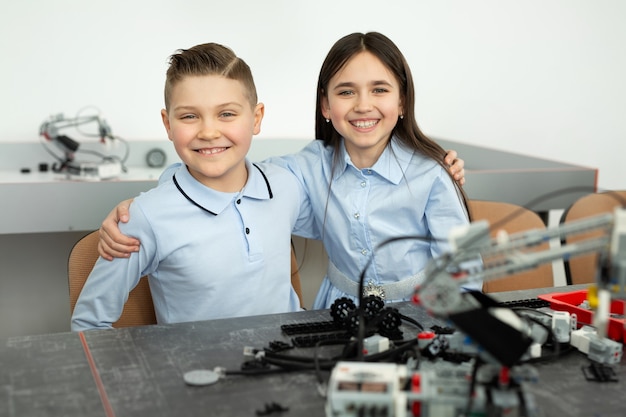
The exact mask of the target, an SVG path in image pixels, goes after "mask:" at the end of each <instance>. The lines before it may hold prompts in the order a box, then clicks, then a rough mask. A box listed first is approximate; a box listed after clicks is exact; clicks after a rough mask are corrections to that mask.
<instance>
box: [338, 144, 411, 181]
mask: <svg viewBox="0 0 626 417" xmlns="http://www.w3.org/2000/svg"><path fill="white" fill-rule="evenodd" d="M339 149H340V152H341V154H340V156H341V158H340V160H342V161H344V166H343V167H342V168H343V169H338V170H337V173H336V174H335V179H338V178H339V177H341V176H342V175H343V174H344V172H346V170H347V169H348V168H350V167H351V168H352V169H356V170H357V171H372V172H375V173H376V174H378V175H379V176H381V177H382V178H384V179H386V180H387V181H389V182H391V183H393V184H399V183H400V181H402V177H403V176H404V173H405V172H406V170H407V167H408V166H409V163H410V162H411V158H412V157H413V153H414V151H413V150H411V149H409V148H407V147H405V146H404V145H402V144H401V143H400V142H399V140H398V139H397V138H396V137H395V136H393V137H392V138H391V140H390V145H389V146H385V149H384V150H383V153H382V154H381V155H380V157H379V158H378V160H377V161H376V163H375V164H374V166H372V167H370V168H363V169H359V168H357V167H355V166H354V164H353V163H352V161H351V160H350V155H349V154H348V152H347V151H346V147H345V142H344V140H343V139H342V140H341V146H340V148H339Z"/></svg>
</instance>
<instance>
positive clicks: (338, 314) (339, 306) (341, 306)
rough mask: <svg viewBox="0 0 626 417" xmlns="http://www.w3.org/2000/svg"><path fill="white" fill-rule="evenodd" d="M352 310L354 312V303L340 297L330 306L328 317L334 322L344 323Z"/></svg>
mask: <svg viewBox="0 0 626 417" xmlns="http://www.w3.org/2000/svg"><path fill="white" fill-rule="evenodd" d="M354 310H356V305H355V304H354V301H352V300H351V299H350V298H347V297H341V298H338V299H336V300H335V302H333V305H332V306H330V316H331V317H332V318H333V320H334V321H335V322H338V323H345V322H346V319H347V318H348V315H349V314H350V312H353V311H354Z"/></svg>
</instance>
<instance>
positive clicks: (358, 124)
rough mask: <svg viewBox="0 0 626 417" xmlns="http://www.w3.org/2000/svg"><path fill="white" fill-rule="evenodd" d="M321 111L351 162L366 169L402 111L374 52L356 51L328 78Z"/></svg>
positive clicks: (395, 88)
mask: <svg viewBox="0 0 626 417" xmlns="http://www.w3.org/2000/svg"><path fill="white" fill-rule="evenodd" d="M322 114H323V115H324V117H326V118H327V119H330V120H331V121H332V123H333V127H334V128H335V129H336V130H337V132H339V134H340V135H341V136H343V138H344V139H345V146H346V150H347V152H348V153H349V154H350V158H351V160H352V163H353V164H354V165H355V166H357V167H358V168H369V167H371V166H373V165H374V164H375V163H376V161H377V160H378V157H379V156H380V155H381V154H382V152H383V150H384V148H385V146H386V145H387V143H388V142H389V139H390V138H391V132H392V130H393V128H394V127H395V126H396V123H397V122H398V118H399V117H400V115H401V114H402V100H401V98H400V86H399V83H398V81H397V80H396V77H395V76H394V74H393V73H392V72H391V71H389V69H387V67H385V65H383V63H382V62H381V61H380V60H379V59H378V58H377V57H376V56H375V55H373V54H372V53H370V52H367V51H365V52H360V53H358V54H357V55H355V56H353V57H352V58H350V60H348V62H346V64H345V65H344V66H343V68H341V69H340V70H339V71H338V72H337V74H335V75H334V76H333V77H332V78H331V79H330V82H329V83H328V89H327V92H326V96H325V97H324V98H323V99H322Z"/></svg>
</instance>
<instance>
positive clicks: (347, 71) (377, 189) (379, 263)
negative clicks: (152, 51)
mask: <svg viewBox="0 0 626 417" xmlns="http://www.w3.org/2000/svg"><path fill="white" fill-rule="evenodd" d="M414 110H415V93H414V85H413V79H412V75H411V72H410V69H409V66H408V64H407V62H406V60H405V58H404V56H403V55H402V53H401V52H400V50H399V49H398V48H397V46H396V45H395V44H394V43H393V42H392V41H391V40H390V39H388V38H387V37H385V36H384V35H382V34H380V33H376V32H370V33H366V34H363V33H353V34H350V35H348V36H345V37H343V38H341V39H340V40H339V41H337V42H336V43H335V44H334V45H333V47H332V48H331V50H330V51H329V53H328V55H327V57H326V59H325V60H324V63H323V65H322V68H321V70H320V74H319V79H318V86H317V106H316V122H315V132H316V137H317V138H318V140H315V141H313V142H312V143H310V144H309V145H308V146H306V147H305V148H304V149H303V150H302V151H300V152H298V153H297V154H294V155H288V156H284V157H279V158H271V162H274V163H277V164H280V165H283V166H287V167H288V168H289V169H290V170H291V171H292V172H293V173H294V174H295V175H296V176H297V177H298V178H299V180H300V182H301V184H302V186H303V187H304V189H305V190H306V194H307V196H308V199H309V202H308V203H309V204H310V205H311V207H312V208H313V212H314V215H313V217H312V218H311V220H310V222H309V223H308V224H307V225H306V227H299V228H297V229H295V230H294V231H293V234H295V235H299V236H303V237H306V238H311V239H319V240H322V242H323V244H324V247H325V249H326V252H327V255H328V259H329V268H328V271H327V274H326V276H325V278H324V280H323V282H322V284H321V287H320V289H319V291H318V294H317V297H316V299H315V302H314V304H313V308H329V307H330V306H331V305H332V303H333V302H334V301H335V300H336V299H337V298H340V297H350V298H352V299H354V300H356V299H357V294H358V288H359V284H358V281H359V278H360V276H361V274H363V276H364V283H365V288H366V291H368V292H369V293H373V294H377V295H380V296H382V297H383V298H384V299H385V300H386V301H400V300H405V299H408V298H410V296H411V295H412V293H413V290H414V288H415V286H417V285H418V284H419V283H420V282H421V280H422V275H421V271H422V270H423V269H424V268H425V267H426V265H427V264H428V262H429V261H430V260H431V259H433V258H434V257H438V256H439V255H441V254H442V253H443V252H444V251H446V250H447V243H446V240H447V238H448V233H449V231H450V229H451V228H453V227H454V226H458V225H462V224H466V223H468V221H469V219H468V216H467V208H466V199H465V195H464V193H463V191H462V190H461V189H460V188H459V187H458V185H457V184H456V183H455V181H454V179H453V178H452V177H451V175H450V174H449V172H448V170H447V168H446V165H444V162H443V161H444V157H445V156H446V153H445V151H444V150H443V149H442V148H441V147H440V146H439V145H437V144H436V143H435V142H434V141H432V140H430V139H429V138H427V137H426V136H425V135H424V134H423V133H422V132H421V131H420V130H419V128H418V126H417V122H416V120H415V115H414ZM460 164H461V168H462V162H461V163H460ZM168 171H169V170H168ZM460 173H461V174H462V169H461V172H460ZM164 176H167V171H166V173H164ZM127 212H128V205H127V203H126V202H123V203H121V204H120V205H118V207H117V209H114V210H113V211H112V212H111V213H110V214H109V216H107V218H106V219H105V221H104V222H103V224H102V228H101V236H102V237H101V241H100V253H101V255H102V256H103V257H106V258H110V257H111V255H114V256H120V255H121V253H122V252H128V251H129V250H134V249H135V247H134V246H135V245H136V244H137V242H136V241H134V240H132V239H130V238H127V237H124V236H122V235H120V233H119V231H118V229H117V219H118V218H122V219H124V216H126V217H127ZM118 215H119V217H118ZM401 236H415V237H416V238H415V239H401V240H399V241H397V242H396V243H394V244H393V245H391V244H389V245H383V246H381V244H382V243H383V242H385V241H387V240H388V239H390V238H395V237H401ZM417 237H422V239H419V238H417ZM129 244H130V245H131V246H123V245H129ZM120 245H122V246H120Z"/></svg>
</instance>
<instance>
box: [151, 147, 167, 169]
mask: <svg viewBox="0 0 626 417" xmlns="http://www.w3.org/2000/svg"><path fill="white" fill-rule="evenodd" d="M166 160H167V155H166V154H165V151H163V149H159V148H154V149H150V150H149V151H148V153H147V154H146V163H147V164H148V166H149V167H151V168H161V167H163V166H164V165H165V161H166Z"/></svg>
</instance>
